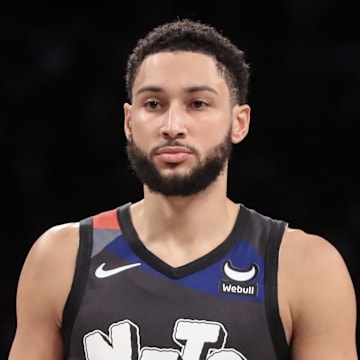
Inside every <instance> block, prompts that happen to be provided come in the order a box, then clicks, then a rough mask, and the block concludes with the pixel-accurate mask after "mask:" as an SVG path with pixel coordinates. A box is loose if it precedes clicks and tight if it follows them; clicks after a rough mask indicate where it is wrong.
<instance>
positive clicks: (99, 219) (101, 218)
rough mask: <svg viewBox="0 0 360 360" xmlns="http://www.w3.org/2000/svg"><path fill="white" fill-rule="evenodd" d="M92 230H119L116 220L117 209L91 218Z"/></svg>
mask: <svg viewBox="0 0 360 360" xmlns="http://www.w3.org/2000/svg"><path fill="white" fill-rule="evenodd" d="M93 227H94V229H111V230H119V229H120V226H119V222H118V218H117V209H113V210H109V211H104V212H102V213H100V214H98V215H96V216H94V217H93Z"/></svg>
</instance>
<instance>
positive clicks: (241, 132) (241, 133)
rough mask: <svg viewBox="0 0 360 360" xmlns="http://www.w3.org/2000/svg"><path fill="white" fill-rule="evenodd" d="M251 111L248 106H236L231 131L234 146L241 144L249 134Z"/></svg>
mask: <svg viewBox="0 0 360 360" xmlns="http://www.w3.org/2000/svg"><path fill="white" fill-rule="evenodd" d="M250 110H251V109H250V106H249V105H247V104H243V105H235V106H234V108H233V121H232V131H231V140H232V142H233V144H237V143H239V142H241V141H242V140H244V138H245V137H246V135H247V134H248V132H249V126H250Z"/></svg>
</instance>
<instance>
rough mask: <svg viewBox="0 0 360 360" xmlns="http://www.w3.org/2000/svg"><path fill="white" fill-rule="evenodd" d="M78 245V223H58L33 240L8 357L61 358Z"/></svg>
mask: <svg viewBox="0 0 360 360" xmlns="http://www.w3.org/2000/svg"><path fill="white" fill-rule="evenodd" d="M77 248H78V227H77V225H76V224H67V225H62V226H56V227H54V228H52V229H50V230H48V231H47V232H45V233H44V234H43V235H42V236H41V237H40V238H39V239H38V240H37V241H36V242H35V243H34V245H33V247H32V248H31V250H30V252H29V254H28V256H27V258H26V260H25V263H24V266H23V269H22V271H21V275H20V279H19V284H18V290H17V300H16V312H17V329H16V334H15V338H14V341H13V344H12V347H11V350H10V355H9V360H23V359H27V360H39V359H46V360H60V359H62V356H63V345H62V339H61V333H60V329H61V320H62V312H63V308H64V305H65V302H66V299H67V296H68V294H69V291H70V287H71V283H72V278H73V273H74V269H75V259H76V254H77Z"/></svg>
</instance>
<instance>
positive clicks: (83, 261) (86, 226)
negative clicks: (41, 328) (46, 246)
mask: <svg viewBox="0 0 360 360" xmlns="http://www.w3.org/2000/svg"><path fill="white" fill-rule="evenodd" d="M92 223H93V220H92V217H89V218H86V219H83V220H81V221H80V223H79V248H78V253H77V257H76V265H75V272H74V278H73V282H72V285H71V289H70V293H69V296H68V298H67V300H66V303H65V307H64V312H63V319H62V327H61V333H62V337H63V343H64V359H67V357H68V353H69V348H70V340H71V333H72V328H73V325H74V321H75V318H76V315H77V312H78V310H79V307H80V303H81V300H82V297H83V293H84V289H85V285H86V282H87V274H88V269H89V264H90V258H91V251H92V243H93V230H92V228H93V227H92Z"/></svg>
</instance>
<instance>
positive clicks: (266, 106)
mask: <svg viewBox="0 0 360 360" xmlns="http://www.w3.org/2000/svg"><path fill="white" fill-rule="evenodd" d="M185 16H186V17H190V18H193V19H196V20H201V21H204V22H207V23H210V24H212V25H214V26H216V27H217V28H218V29H220V30H222V31H223V33H224V34H225V35H227V36H229V37H230V38H231V39H232V40H233V41H234V42H235V43H236V44H237V45H238V46H239V47H241V48H243V49H244V50H245V52H246V54H247V59H248V61H249V62H250V64H251V68H252V78H251V84H250V94H249V103H250V105H251V106H252V123H251V129H250V133H249V135H248V137H247V139H246V140H245V141H244V142H243V143H242V144H240V145H238V146H236V147H235V148H234V153H233V157H232V160H231V163H230V179H229V196H230V197H231V198H232V199H233V200H235V201H238V202H243V203H245V204H246V205H247V206H249V207H253V208H255V209H257V210H258V211H260V212H263V213H264V214H268V215H270V216H272V217H278V218H282V219H285V220H287V221H288V222H289V223H290V225H291V226H292V227H300V228H303V229H304V230H305V231H307V232H312V233H317V234H319V235H321V236H324V237H325V238H327V239H328V240H329V241H330V242H332V243H333V244H334V245H335V246H336V247H337V248H338V249H339V251H340V252H341V253H342V255H343V257H344V259H345V261H346V262H347V265H348V268H349V271H350V273H351V276H352V278H353V281H354V284H355V288H356V291H357V293H359V291H360V283H359V278H360V265H359V263H360V258H359V255H358V252H357V246H356V245H357V242H358V241H359V239H360V226H359V223H360V191H359V187H360V182H359V180H360V176H359V174H358V168H359V154H360V151H359V145H358V144H359V133H358V128H359V127H358V122H359V118H360V100H359V98H360V87H359V83H360V36H359V35H360V31H359V30H360V28H359V26H360V25H359V23H360V22H359V21H360V18H359V15H358V13H357V12H356V11H355V6H354V4H353V3H352V2H350V1H347V0H342V1H341V0H289V1H265V0H264V1H256V0H255V1H238V2H230V1H221V2H219V1H216V2H215V1H207V2H204V3H203V2H200V1H199V2H196V1H192V2H190V1H179V2H172V1H156V0H154V1H151V2H150V1H149V2H147V1H134V2H120V1H118V2H116V3H115V2H113V3H111V2H106V3H101V4H100V3H94V5H90V4H86V5H82V6H80V4H78V5H77V6H76V5H74V4H71V5H70V4H69V6H66V5H65V4H64V3H61V5H60V3H59V4H58V6H57V5H55V4H51V5H50V3H45V2H44V3H42V2H34V3H33V4H31V3H30V2H25V1H23V2H9V3H6V2H3V3H2V4H1V5H0V40H1V41H0V44H1V45H0V84H1V85H0V86H1V107H0V146H1V153H0V156H1V158H0V159H1V180H2V194H3V196H2V198H3V200H2V206H1V217H0V219H1V226H0V231H1V233H0V235H1V248H2V250H1V252H0V256H1V261H0V270H1V274H2V281H1V282H2V284H3V285H2V288H3V291H2V293H1V294H2V295H1V299H2V301H1V303H2V307H1V317H0V359H5V358H6V357H7V355H8V351H9V348H10V344H11V341H12V338H13V335H14V330H15V321H16V319H15V295H16V286H17V281H18V277H19V274H20V270H21V267H22V264H23V261H24V260H25V256H26V254H27V252H28V251H29V249H30V247H31V245H32V244H33V242H34V241H35V239H36V238H37V237H38V236H39V235H40V234H41V233H42V232H43V231H45V230H46V229H47V228H49V227H50V226H53V225H55V224H59V223H63V222H68V221H76V220H79V219H81V218H83V217H86V216H89V215H91V214H94V213H96V212H98V211H102V210H105V209H110V208H113V207H116V206H118V205H120V204H122V203H124V202H128V201H136V200H137V199H139V198H140V197H141V196H142V192H141V186H140V184H139V183H138V182H137V180H136V179H135V177H134V176H133V175H132V174H131V172H130V171H129V169H128V163H127V160H126V156H125V150H124V144H125V137H124V135H123V114H122V104H123V102H124V101H126V100H127V99H126V96H125V91H124V79H123V77H124V67H125V62H126V58H127V55H128V54H129V52H130V51H131V49H132V47H133V46H134V45H135V41H136V40H137V39H138V38H139V37H141V36H143V35H145V33H146V32H147V31H148V30H149V29H150V28H152V27H153V26H155V25H158V24H160V23H162V22H164V21H168V20H172V19H175V18H177V17H180V18H182V17H185ZM329 266H331V264H329ZM39 296H41V294H39Z"/></svg>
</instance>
